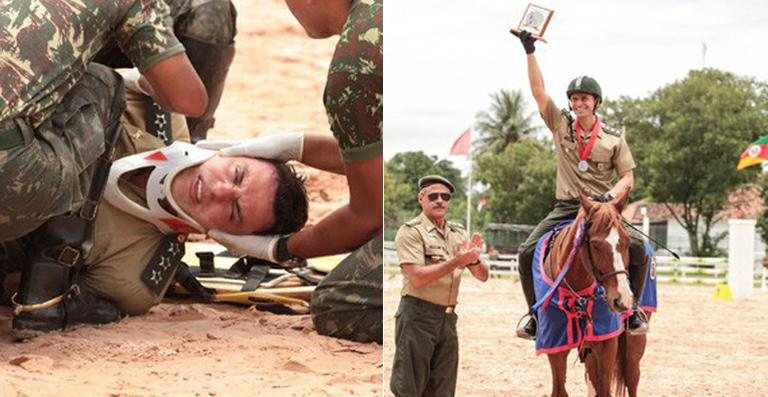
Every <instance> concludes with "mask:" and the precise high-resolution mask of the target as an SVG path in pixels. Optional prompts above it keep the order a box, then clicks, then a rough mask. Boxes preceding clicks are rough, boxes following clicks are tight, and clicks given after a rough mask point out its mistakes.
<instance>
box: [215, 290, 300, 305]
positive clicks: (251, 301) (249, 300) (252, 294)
mask: <svg viewBox="0 0 768 397" xmlns="http://www.w3.org/2000/svg"><path fill="white" fill-rule="evenodd" d="M257 299H264V300H267V301H271V302H275V303H284V304H289V305H299V306H304V307H309V303H308V302H307V301H305V300H302V299H298V298H290V297H286V296H280V295H275V294H269V293H264V292H256V291H248V292H225V293H219V294H216V295H214V296H213V301H214V302H230V303H243V304H246V305H255V304H256V303H261V302H258V301H256V300H257Z"/></svg>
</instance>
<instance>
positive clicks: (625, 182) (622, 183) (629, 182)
mask: <svg viewBox="0 0 768 397" xmlns="http://www.w3.org/2000/svg"><path fill="white" fill-rule="evenodd" d="M634 185H635V173H634V172H633V171H632V170H629V171H624V172H622V173H621V174H619V180H618V181H617V182H616V184H615V185H613V187H612V188H611V192H612V193H613V194H614V195H615V196H618V195H619V194H620V193H621V192H623V191H624V190H625V189H627V190H632V187H633V186H634Z"/></svg>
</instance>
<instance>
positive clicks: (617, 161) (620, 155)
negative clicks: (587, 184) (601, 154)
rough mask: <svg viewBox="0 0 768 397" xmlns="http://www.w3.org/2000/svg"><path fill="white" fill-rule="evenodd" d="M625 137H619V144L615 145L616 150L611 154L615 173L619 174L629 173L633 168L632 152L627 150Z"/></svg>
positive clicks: (623, 135)
mask: <svg viewBox="0 0 768 397" xmlns="http://www.w3.org/2000/svg"><path fill="white" fill-rule="evenodd" d="M625 135H626V134H622V135H621V140H619V144H618V145H616V150H615V151H614V154H613V165H614V167H615V168H616V172H618V173H619V174H622V173H624V172H627V171H631V170H633V169H634V168H635V159H634V158H633V157H632V152H631V151H630V150H629V145H628V144H627V140H626V137H625Z"/></svg>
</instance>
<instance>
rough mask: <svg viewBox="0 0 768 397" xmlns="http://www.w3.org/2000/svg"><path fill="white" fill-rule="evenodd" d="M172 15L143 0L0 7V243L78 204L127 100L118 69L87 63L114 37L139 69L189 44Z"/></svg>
mask: <svg viewBox="0 0 768 397" xmlns="http://www.w3.org/2000/svg"><path fill="white" fill-rule="evenodd" d="M168 12H169V11H168V7H167V6H166V5H165V3H163V2H160V1H137V0H116V1H110V2H106V1H96V0H84V1H82V2H80V3H78V4H75V3H63V2H53V1H44V0H32V1H20V0H18V1H10V2H6V3H4V4H3V5H0V60H2V61H1V62H0V186H2V188H0V202H2V203H3V206H2V207H0V241H7V240H11V239H15V238H18V237H20V236H22V235H25V234H27V233H29V232H30V231H32V230H33V229H35V228H36V227H37V226H39V225H41V224H42V223H43V222H44V221H45V220H46V219H48V218H51V217H52V216H55V215H60V214H64V213H67V212H69V211H70V210H72V209H74V208H77V207H79V206H80V204H81V201H82V198H83V196H84V195H85V193H86V192H87V189H88V187H89V185H90V176H89V175H88V172H87V171H86V170H87V169H88V166H89V165H90V164H92V163H93V161H94V160H95V159H96V158H97V157H98V156H99V155H100V154H101V153H102V152H103V150H104V136H103V132H104V130H105V128H106V127H107V126H109V125H111V124H112V123H114V122H115V121H116V120H117V119H118V117H119V116H120V115H121V114H122V106H123V105H122V84H121V80H120V78H119V76H117V75H115V74H114V72H112V71H111V70H108V69H106V68H103V67H98V66H87V65H88V64H89V61H90V60H91V59H92V58H93V56H94V55H95V54H96V53H97V52H98V51H99V50H100V49H101V48H102V47H104V46H105V45H107V44H109V43H111V42H112V41H117V43H118V44H119V45H120V46H121V48H123V50H124V52H125V53H126V54H127V56H128V58H129V59H131V61H132V62H133V63H134V64H135V65H136V66H137V67H138V68H139V70H144V69H146V68H148V67H150V66H152V65H154V64H155V63H157V62H159V61H162V60H164V59H167V58H168V57H170V56H172V55H174V54H177V53H179V52H182V51H184V48H183V47H182V46H181V44H180V43H179V41H178V40H177V39H176V37H174V35H173V33H172V31H171V28H170V22H171V20H170V17H169V14H168Z"/></svg>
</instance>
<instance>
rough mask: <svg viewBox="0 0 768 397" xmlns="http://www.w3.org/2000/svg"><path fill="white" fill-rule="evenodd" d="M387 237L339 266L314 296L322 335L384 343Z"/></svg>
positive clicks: (313, 306) (312, 305)
mask: <svg viewBox="0 0 768 397" xmlns="http://www.w3.org/2000/svg"><path fill="white" fill-rule="evenodd" d="M383 241H384V240H383V235H382V234H379V235H378V236H377V237H375V238H373V239H372V240H371V241H369V242H367V243H365V244H364V245H363V246H362V247H360V248H358V249H357V250H355V251H354V252H352V253H351V254H349V256H348V257H347V258H345V259H344V260H343V261H341V263H339V264H338V266H336V268H334V269H333V270H332V271H331V272H330V273H329V274H328V275H327V276H325V278H324V279H323V281H321V282H320V284H319V285H318V286H317V287H316V288H315V292H314V293H313V294H312V300H311V302H310V305H309V310H310V312H311V313H312V322H313V323H314V324H315V329H316V330H317V332H318V333H319V334H321V335H328V336H332V337H335V338H342V339H349V340H353V341H357V342H376V343H379V344H381V343H382V342H383V339H384V337H383V324H382V321H383V318H382V316H383V310H382V305H383V302H382V301H383V297H382V294H383V291H384V290H383V271H384V266H383V262H384V261H383V258H382V250H383V248H384V244H383Z"/></svg>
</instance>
